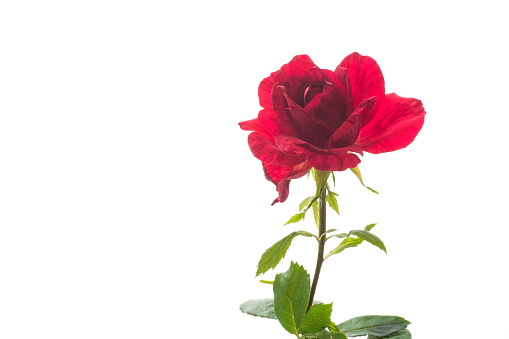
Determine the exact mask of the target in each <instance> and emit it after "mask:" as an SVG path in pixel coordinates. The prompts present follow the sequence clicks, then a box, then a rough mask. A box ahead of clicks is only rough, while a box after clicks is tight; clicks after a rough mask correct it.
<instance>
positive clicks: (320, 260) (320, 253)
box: [306, 185, 327, 312]
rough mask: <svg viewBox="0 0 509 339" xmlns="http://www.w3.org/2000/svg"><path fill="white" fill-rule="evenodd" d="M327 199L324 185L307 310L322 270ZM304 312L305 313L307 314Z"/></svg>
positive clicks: (321, 193) (310, 304) (311, 302)
mask: <svg viewBox="0 0 509 339" xmlns="http://www.w3.org/2000/svg"><path fill="white" fill-rule="evenodd" d="M326 197H327V187H326V185H324V187H323V188H322V191H321V192H320V202H319V211H318V215H319V223H318V257H317V258H316V268H315V276H314V277H313V283H312V284H311V293H310V294H309V303H308V309H307V311H309V309H310V308H311V306H312V305H313V298H314V297H315V290H316V285H318V277H319V276H320V270H321V269H322V263H323V251H324V248H325V241H326V239H325V236H323V235H324V234H325V231H326V230H327V225H326V223H325V221H326V220H325V217H326V203H325V199H326ZM307 311H306V312H307Z"/></svg>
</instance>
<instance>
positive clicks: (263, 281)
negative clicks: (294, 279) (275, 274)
mask: <svg viewBox="0 0 509 339" xmlns="http://www.w3.org/2000/svg"><path fill="white" fill-rule="evenodd" d="M260 282H261V283H264V284H269V285H272V284H273V283H274V282H273V281H272V280H260Z"/></svg>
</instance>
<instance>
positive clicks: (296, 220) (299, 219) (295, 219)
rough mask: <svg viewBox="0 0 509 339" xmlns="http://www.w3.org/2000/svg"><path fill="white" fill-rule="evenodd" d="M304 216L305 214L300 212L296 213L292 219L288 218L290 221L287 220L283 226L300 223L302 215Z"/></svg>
mask: <svg viewBox="0 0 509 339" xmlns="http://www.w3.org/2000/svg"><path fill="white" fill-rule="evenodd" d="M305 214H306V212H301V213H297V214H295V215H294V216H293V217H291V218H290V220H288V221H287V222H286V224H285V225H288V224H292V223H294V222H299V221H301V220H302V219H304V215H305Z"/></svg>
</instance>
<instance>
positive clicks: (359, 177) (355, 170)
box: [350, 166, 378, 194]
mask: <svg viewBox="0 0 509 339" xmlns="http://www.w3.org/2000/svg"><path fill="white" fill-rule="evenodd" d="M350 169H351V170H352V172H353V173H354V174H355V176H357V179H359V181H360V182H361V184H362V186H364V187H366V188H367V189H368V190H370V191H371V192H373V193H376V194H378V192H377V191H375V190H374V189H372V188H370V187H368V186H366V185H364V182H363V181H362V175H361V171H360V170H359V167H358V166H357V167H355V168H350Z"/></svg>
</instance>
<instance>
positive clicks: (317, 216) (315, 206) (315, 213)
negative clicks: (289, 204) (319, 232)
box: [312, 201, 320, 227]
mask: <svg viewBox="0 0 509 339" xmlns="http://www.w3.org/2000/svg"><path fill="white" fill-rule="evenodd" d="M312 206H313V217H314V218H315V224H316V227H319V225H320V214H319V213H318V201H315V202H314V203H313V205H312Z"/></svg>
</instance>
